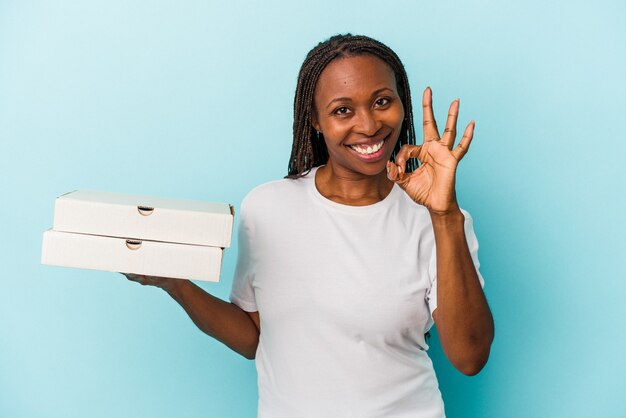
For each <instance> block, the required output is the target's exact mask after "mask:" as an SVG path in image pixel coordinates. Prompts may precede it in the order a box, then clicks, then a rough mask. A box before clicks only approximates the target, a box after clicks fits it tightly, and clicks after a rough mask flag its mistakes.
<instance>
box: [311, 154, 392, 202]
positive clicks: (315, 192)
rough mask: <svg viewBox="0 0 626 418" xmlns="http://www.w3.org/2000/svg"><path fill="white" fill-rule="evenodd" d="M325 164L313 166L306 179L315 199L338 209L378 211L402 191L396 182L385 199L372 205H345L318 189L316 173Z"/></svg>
mask: <svg viewBox="0 0 626 418" xmlns="http://www.w3.org/2000/svg"><path fill="white" fill-rule="evenodd" d="M320 167H323V166H318V167H313V168H312V169H311V171H310V172H309V173H308V174H307V175H306V176H305V179H307V181H308V189H309V191H310V192H311V194H312V195H313V197H314V198H315V200H316V201H317V202H319V203H321V204H322V205H324V206H327V207H331V208H335V209H338V210H342V211H344V212H352V213H371V212H373V211H378V210H382V209H386V208H388V207H389V206H391V205H392V204H393V202H395V201H396V200H397V199H398V198H399V196H400V195H401V193H402V189H401V188H400V186H398V185H397V184H395V183H394V185H393V187H392V188H391V191H390V192H389V194H387V196H385V198H384V199H382V200H381V201H379V202H376V203H372V204H371V205H365V206H352V205H345V204H343V203H338V202H335V201H334V200H330V199H328V198H327V197H326V196H324V195H323V194H321V193H320V191H319V190H318V189H317V185H316V184H315V175H316V173H317V170H318V169H319V168H320Z"/></svg>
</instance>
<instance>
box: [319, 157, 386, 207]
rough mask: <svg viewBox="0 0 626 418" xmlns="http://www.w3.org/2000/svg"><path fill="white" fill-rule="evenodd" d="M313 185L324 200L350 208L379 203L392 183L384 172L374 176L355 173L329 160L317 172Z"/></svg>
mask: <svg viewBox="0 0 626 418" xmlns="http://www.w3.org/2000/svg"><path fill="white" fill-rule="evenodd" d="M315 185H316V187H317V190H318V191H319V192H320V193H321V194H322V196H324V197H325V198H327V199H330V200H332V201H334V202H337V203H341V204H344V205H350V206H366V205H372V204H374V203H377V202H380V201H381V200H383V199H384V198H385V197H387V195H388V194H389V193H390V192H391V189H392V188H393V182H392V181H391V180H389V179H388V178H387V173H386V172H385V171H384V170H383V171H381V172H380V173H378V174H374V175H367V174H363V173H356V172H353V171H349V170H346V169H345V168H343V167H338V166H337V165H336V164H333V163H332V162H331V161H330V160H329V161H328V163H327V165H325V166H323V167H320V168H319V169H318V170H317V173H316V176H315Z"/></svg>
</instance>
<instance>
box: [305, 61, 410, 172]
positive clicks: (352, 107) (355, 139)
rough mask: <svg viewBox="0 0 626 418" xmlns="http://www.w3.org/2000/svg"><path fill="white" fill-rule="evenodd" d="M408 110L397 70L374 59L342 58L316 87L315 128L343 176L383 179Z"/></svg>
mask: <svg viewBox="0 0 626 418" xmlns="http://www.w3.org/2000/svg"><path fill="white" fill-rule="evenodd" d="M403 120H404V107H403V106H402V101H401V100H400V96H399V95H398V91H397V87H396V78H395V75H394V73H393V71H392V70H391V68H390V67H389V66H388V65H387V64H386V63H385V62H384V61H382V60H381V59H380V58H377V57H375V56H372V55H359V56H355V57H348V58H340V59H337V60H335V61H332V62H331V63H330V64H328V66H327V67H326V68H325V69H324V71H322V73H321V75H320V78H319V80H318V82H317V85H316V87H315V116H314V118H313V126H314V128H315V129H316V130H318V131H320V132H321V133H322V134H323V136H324V141H325V142H326V147H327V148H328V155H329V158H328V165H331V166H332V167H333V169H334V170H335V171H337V172H343V173H345V174H349V173H353V174H356V173H359V174H363V175H369V176H373V175H377V174H380V173H381V172H382V171H383V170H385V168H386V163H387V161H388V160H389V158H390V157H391V154H392V152H393V149H394V147H395V145H396V142H397V140H398V137H399V135H400V131H401V128H402V122H403Z"/></svg>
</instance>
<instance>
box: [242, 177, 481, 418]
mask: <svg viewBox="0 0 626 418" xmlns="http://www.w3.org/2000/svg"><path fill="white" fill-rule="evenodd" d="M316 171H317V169H316V168H314V169H313V170H311V172H310V173H309V174H308V175H307V176H305V177H303V178H300V179H297V180H293V179H283V180H278V181H274V182H271V183H267V184H264V185H261V186H259V187H257V188H255V189H254V190H252V191H251V192H250V193H249V194H248V195H247V196H246V198H245V199H244V201H243V202H242V204H241V216H240V220H239V257H238V260H237V268H236V271H235V278H234V281H233V288H232V292H231V296H230V300H231V301H232V302H233V303H235V304H236V305H238V306H239V307H241V308H242V309H243V310H245V311H248V312H254V311H258V312H259V316H260V320H261V333H260V339H259V345H258V348H257V352H256V367H257V372H258V385H259V406H258V416H259V417H261V418H300V417H311V418H334V417H337V418H350V417H359V418H362V417H367V418H373V417H381V418H382V417H384V418H391V417H398V418H400V417H411V418H441V417H443V416H444V408H443V402H442V399H441V393H440V391H439V386H438V383H437V378H436V376H435V372H434V369H433V365H432V362H431V360H430V358H429V357H428V355H427V354H426V350H427V349H428V345H427V344H426V342H425V340H424V333H425V332H426V331H428V329H429V328H430V327H431V326H432V324H433V321H432V314H431V313H432V312H433V311H434V310H435V308H436V306H437V292H436V291H437V280H436V279H437V275H436V258H435V240H434V235H433V228H432V224H431V220H430V215H429V213H428V210H427V209H426V208H425V207H423V206H421V205H418V204H416V203H415V202H413V201H412V200H411V199H410V198H409V196H408V195H407V194H406V193H405V192H404V191H403V190H402V189H401V188H400V187H399V186H397V185H394V187H393V189H392V190H391V192H390V193H389V195H388V196H387V197H386V198H385V199H383V200H382V201H380V202H378V203H375V204H372V205H369V206H347V205H343V204H339V203H336V202H333V201H331V200H329V199H327V198H325V197H324V196H322V195H321V194H320V193H319V191H318V190H317V188H316V186H315V172H316ZM464 214H465V217H466V220H465V232H466V236H467V241H468V244H469V249H470V252H471V254H472V258H473V260H474V263H475V265H476V268H477V269H478V259H477V250H478V243H477V241H476V236H475V234H474V231H473V227H472V220H471V217H469V214H467V212H464ZM479 279H480V281H481V284H482V283H483V279H482V277H480V274H479Z"/></svg>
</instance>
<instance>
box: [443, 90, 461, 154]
mask: <svg viewBox="0 0 626 418" xmlns="http://www.w3.org/2000/svg"><path fill="white" fill-rule="evenodd" d="M458 117H459V99H456V100H455V101H453V102H452V104H451V105H450V109H449V110H448V120H446V128H445V129H444V130H443V136H442V137H441V143H442V144H444V145H445V146H446V147H448V149H449V150H452V146H453V145H454V140H455V139H456V121H457V119H458Z"/></svg>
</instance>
